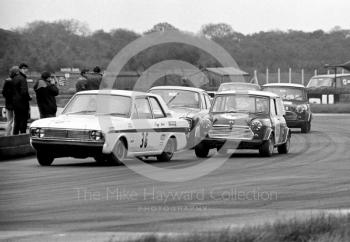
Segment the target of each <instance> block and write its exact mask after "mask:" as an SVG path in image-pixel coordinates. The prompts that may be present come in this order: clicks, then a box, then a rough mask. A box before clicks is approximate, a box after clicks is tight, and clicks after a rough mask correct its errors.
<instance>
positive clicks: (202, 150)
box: [194, 143, 209, 158]
mask: <svg viewBox="0 0 350 242" xmlns="http://www.w3.org/2000/svg"><path fill="white" fill-rule="evenodd" d="M194 153H195V154H196V156H197V157H198V158H206V157H208V154H209V148H208V147H207V146H206V145H205V144H203V143H199V144H198V145H196V147H195V148H194Z"/></svg>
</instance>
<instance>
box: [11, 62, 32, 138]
mask: <svg viewBox="0 0 350 242" xmlns="http://www.w3.org/2000/svg"><path fill="white" fill-rule="evenodd" d="M27 72H28V65H27V64H24V63H22V64H20V65H19V74H18V75H16V76H15V77H14V78H13V79H12V84H13V99H12V101H13V110H14V114H15V122H14V127H13V134H14V135H17V134H19V133H22V134H24V133H26V131H27V122H28V116H29V101H30V100H31V97H30V96H29V92H28V84H27Z"/></svg>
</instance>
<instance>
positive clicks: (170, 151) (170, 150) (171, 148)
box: [157, 138, 176, 161]
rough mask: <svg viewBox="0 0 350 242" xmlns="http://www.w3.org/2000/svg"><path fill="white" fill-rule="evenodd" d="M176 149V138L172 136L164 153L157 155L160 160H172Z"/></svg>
mask: <svg viewBox="0 0 350 242" xmlns="http://www.w3.org/2000/svg"><path fill="white" fill-rule="evenodd" d="M175 151H176V139H175V138H170V139H169V140H168V142H167V143H166V145H165V148H164V151H163V153H162V154H160V155H157V160H158V161H170V160H171V158H172V157H173V155H174V153H175Z"/></svg>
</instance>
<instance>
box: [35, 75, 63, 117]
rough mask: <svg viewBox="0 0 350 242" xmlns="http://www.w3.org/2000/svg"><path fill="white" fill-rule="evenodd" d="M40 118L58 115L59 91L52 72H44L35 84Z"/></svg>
mask: <svg viewBox="0 0 350 242" xmlns="http://www.w3.org/2000/svg"><path fill="white" fill-rule="evenodd" d="M33 88H34V91H35V94H36V101H37V104H38V107H39V113H40V118H50V117H56V112H57V105H56V96H57V95H58V93H59V91H58V88H57V86H56V85H55V81H54V79H53V78H52V76H51V73H50V72H47V71H45V72H43V73H42V74H41V79H40V80H38V81H37V82H36V83H35V84H34V86H33Z"/></svg>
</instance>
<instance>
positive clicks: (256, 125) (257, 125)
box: [250, 119, 263, 131]
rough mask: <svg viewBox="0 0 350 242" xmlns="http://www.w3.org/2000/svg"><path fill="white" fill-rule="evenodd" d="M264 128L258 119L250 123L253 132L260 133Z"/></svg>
mask: <svg viewBox="0 0 350 242" xmlns="http://www.w3.org/2000/svg"><path fill="white" fill-rule="evenodd" d="M262 126H263V123H262V122H261V121H260V120H258V119H254V120H252V122H251V123H250V127H251V129H252V130H253V131H259V130H260V129H261V127H262Z"/></svg>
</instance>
